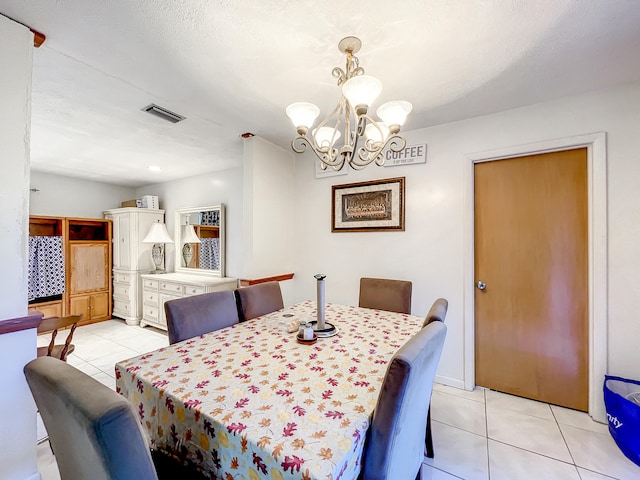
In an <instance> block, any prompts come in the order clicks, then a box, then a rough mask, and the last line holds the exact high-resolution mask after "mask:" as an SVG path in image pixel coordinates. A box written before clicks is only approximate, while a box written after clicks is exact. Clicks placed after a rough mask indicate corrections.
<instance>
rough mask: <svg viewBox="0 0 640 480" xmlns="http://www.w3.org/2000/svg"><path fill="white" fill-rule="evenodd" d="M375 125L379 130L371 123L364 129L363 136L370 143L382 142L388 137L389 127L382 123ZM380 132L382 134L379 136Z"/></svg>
mask: <svg viewBox="0 0 640 480" xmlns="http://www.w3.org/2000/svg"><path fill="white" fill-rule="evenodd" d="M377 125H378V127H380V129H378V128H376V126H375V125H374V124H373V123H369V124H368V125H367V127H366V128H365V129H364V135H365V136H366V137H367V138H368V139H369V140H371V141H372V142H376V143H377V142H384V141H385V140H386V139H387V137H388V136H389V127H387V126H386V125H385V124H384V123H378V124H377ZM380 132H382V135H380Z"/></svg>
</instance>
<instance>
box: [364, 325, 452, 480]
mask: <svg viewBox="0 0 640 480" xmlns="http://www.w3.org/2000/svg"><path fill="white" fill-rule="evenodd" d="M446 331H447V327H446V326H445V325H444V324H443V323H442V322H433V323H431V324H429V325H427V326H426V327H424V328H422V329H421V330H420V331H419V332H418V333H416V334H415V335H414V336H413V337H412V338H411V339H409V341H408V342H407V343H406V344H405V345H404V346H403V347H402V348H400V350H398V351H397V352H396V354H395V355H394V356H393V358H392V359H391V362H390V363H389V366H388V367H387V372H386V374H385V377H384V381H383V383H382V388H381V390H380V396H379V397H378V403H377V404H376V409H375V410H374V412H373V419H372V421H371V426H370V427H369V431H368V433H367V443H366V445H365V453H364V460H363V479H364V480H396V479H400V478H402V479H414V478H416V475H417V473H418V472H419V470H420V466H421V464H422V462H423V460H424V442H425V429H426V425H427V411H428V409H429V402H430V399H431V389H432V386H433V379H434V377H435V374H436V369H437V367H438V362H439V361H440V354H441V353H442V346H443V345H444V339H445V336H446Z"/></svg>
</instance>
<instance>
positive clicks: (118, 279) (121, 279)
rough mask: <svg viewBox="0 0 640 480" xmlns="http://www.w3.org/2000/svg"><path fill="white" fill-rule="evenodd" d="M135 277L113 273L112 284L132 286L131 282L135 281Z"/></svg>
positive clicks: (129, 274)
mask: <svg viewBox="0 0 640 480" xmlns="http://www.w3.org/2000/svg"><path fill="white" fill-rule="evenodd" d="M135 279H136V276H135V274H131V273H119V272H118V273H116V272H114V273H113V283H121V284H127V285H133V282H134V281H135Z"/></svg>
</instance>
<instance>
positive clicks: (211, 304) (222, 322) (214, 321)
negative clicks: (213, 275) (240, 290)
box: [164, 290, 239, 345]
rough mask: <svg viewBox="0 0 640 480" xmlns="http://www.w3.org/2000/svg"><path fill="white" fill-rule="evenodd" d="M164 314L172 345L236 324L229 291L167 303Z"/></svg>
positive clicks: (232, 298) (236, 319) (178, 299)
mask: <svg viewBox="0 0 640 480" xmlns="http://www.w3.org/2000/svg"><path fill="white" fill-rule="evenodd" d="M164 311H165V313H166V317H167V332H168V334H169V344H171V345H173V344H174V343H178V342H181V341H183V340H187V339H189V338H193V337H198V336H200V335H204V334H205V333H209V332H213V331H214V330H220V329H221V328H225V327H229V326H231V325H235V324H236V323H238V322H239V318H238V310H237V309H236V300H235V297H234V296H233V291H231V290H223V291H221V292H212V293H205V294H202V295H194V296H191V297H184V298H177V299H175V300H169V301H167V302H165V303H164Z"/></svg>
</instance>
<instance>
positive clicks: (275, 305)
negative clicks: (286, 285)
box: [235, 282, 284, 322]
mask: <svg viewBox="0 0 640 480" xmlns="http://www.w3.org/2000/svg"><path fill="white" fill-rule="evenodd" d="M235 293H236V301H237V303H238V314H239V315H240V321H241V322H244V321H246V320H251V319H253V318H256V317H260V316H261V315H266V314H267V313H271V312H275V311H277V310H281V309H283V308H284V302H283V301H282V292H281V291H280V284H279V283H278V282H265V283H258V284H256V285H250V286H248V287H242V288H238V289H237V290H236V292H235Z"/></svg>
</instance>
